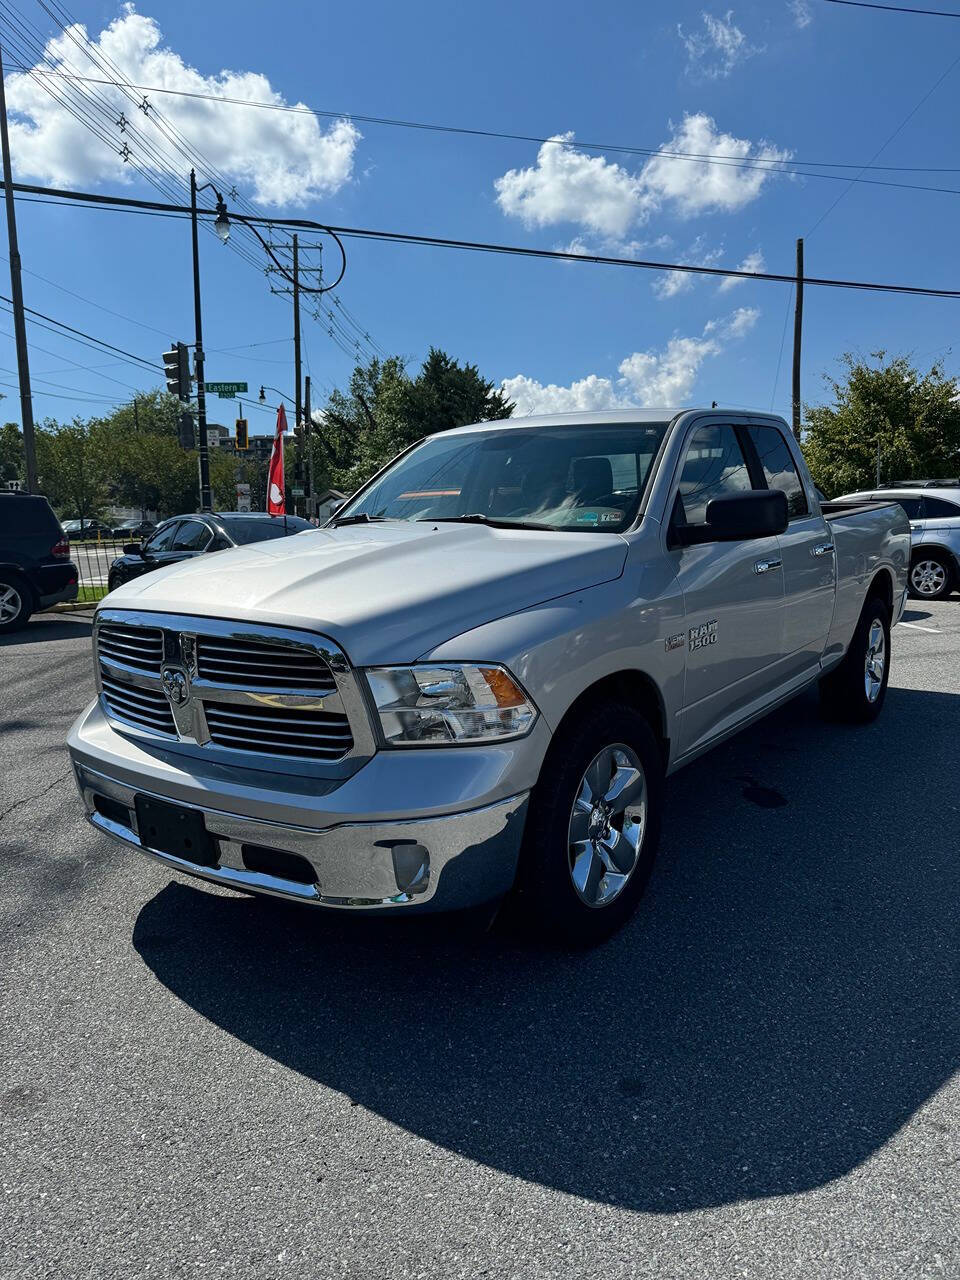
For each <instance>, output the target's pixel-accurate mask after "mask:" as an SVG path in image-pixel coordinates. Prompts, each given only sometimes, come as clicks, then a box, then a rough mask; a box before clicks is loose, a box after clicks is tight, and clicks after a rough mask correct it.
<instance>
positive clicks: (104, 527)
mask: <svg viewBox="0 0 960 1280" xmlns="http://www.w3.org/2000/svg"><path fill="white" fill-rule="evenodd" d="M63 532H64V533H65V534H66V535H67V537H68V538H69V539H70V541H71V542H99V541H101V540H102V539H104V538H112V537H113V530H112V529H111V528H110V526H109V525H108V524H105V523H104V522H103V521H102V520H64V522H63Z"/></svg>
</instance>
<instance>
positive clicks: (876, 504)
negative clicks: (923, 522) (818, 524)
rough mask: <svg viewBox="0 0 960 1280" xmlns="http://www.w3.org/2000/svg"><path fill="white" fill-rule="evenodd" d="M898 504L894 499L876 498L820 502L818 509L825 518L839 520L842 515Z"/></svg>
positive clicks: (851, 514)
mask: <svg viewBox="0 0 960 1280" xmlns="http://www.w3.org/2000/svg"><path fill="white" fill-rule="evenodd" d="M899 505H900V504H899V502H897V501H896V499H891V498H876V499H874V500H872V501H868V502H821V503H820V510H821V512H822V513H823V518H824V519H825V520H840V519H842V518H843V517H844V516H856V515H860V514H861V513H862V512H864V511H877V510H879V508H880V507H898V506H899Z"/></svg>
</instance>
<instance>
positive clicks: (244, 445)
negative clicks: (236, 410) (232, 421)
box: [237, 418, 250, 453]
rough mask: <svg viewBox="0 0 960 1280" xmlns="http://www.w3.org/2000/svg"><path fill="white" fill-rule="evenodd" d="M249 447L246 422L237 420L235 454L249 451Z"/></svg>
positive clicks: (242, 419) (240, 419)
mask: <svg viewBox="0 0 960 1280" xmlns="http://www.w3.org/2000/svg"><path fill="white" fill-rule="evenodd" d="M249 447H250V433H249V431H248V430H247V420H246V418H238V419H237V452H238V453H239V452H240V450H245V449H249Z"/></svg>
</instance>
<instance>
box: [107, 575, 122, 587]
mask: <svg viewBox="0 0 960 1280" xmlns="http://www.w3.org/2000/svg"><path fill="white" fill-rule="evenodd" d="M119 586H120V579H119V578H118V577H117V575H116V574H115V573H108V574H107V591H116V589H117V587H119Z"/></svg>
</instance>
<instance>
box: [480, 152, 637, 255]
mask: <svg viewBox="0 0 960 1280" xmlns="http://www.w3.org/2000/svg"><path fill="white" fill-rule="evenodd" d="M572 141H573V134H572V133H564V134H557V135H556V136H555V138H554V139H553V140H551V141H550V142H545V143H543V144H542V146H541V147H540V150H539V151H538V152H537V163H536V164H535V165H534V166H533V167H532V168H529V169H509V170H508V171H507V172H506V173H505V174H504V175H503V177H502V178H497V180H496V182H495V183H494V186H495V188H496V191H497V203H498V204H499V205H500V208H501V209H502V210H503V211H504V213H507V214H510V215H511V216H513V217H516V218H521V219H522V220H523V222H525V223H526V225H527V226H532V227H545V226H550V225H552V224H554V223H558V222H577V223H579V224H580V225H581V226H583V227H587V228H588V229H589V230H590V231H594V232H597V233H599V234H601V235H606V236H616V237H620V236H623V235H625V234H626V231H627V228H628V227H629V226H630V224H631V223H632V222H635V221H636V220H637V218H638V217H639V215H640V212H641V210H642V207H643V202H644V195H643V190H642V188H641V185H640V182H639V179H638V178H637V177H635V176H634V175H633V174H631V173H628V172H627V170H626V169H624V168H622V167H621V166H620V165H618V164H614V163H612V162H611V161H609V160H607V159H606V158H605V157H604V156H600V155H597V156H594V155H587V154H586V152H584V151H577V150H576V148H575V147H572V146H568V145H566V144H568V143H570V142H572Z"/></svg>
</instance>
